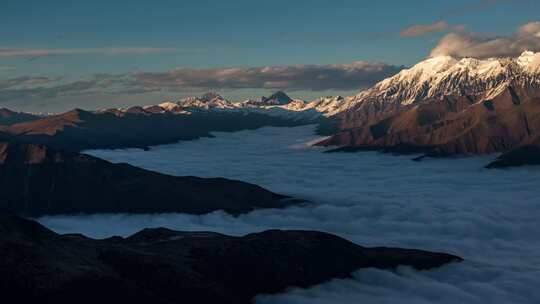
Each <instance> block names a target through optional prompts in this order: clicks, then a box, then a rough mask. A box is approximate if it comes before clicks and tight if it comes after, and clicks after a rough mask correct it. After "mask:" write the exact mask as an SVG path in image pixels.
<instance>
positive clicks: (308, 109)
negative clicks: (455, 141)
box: [99, 91, 352, 122]
mask: <svg viewBox="0 0 540 304" xmlns="http://www.w3.org/2000/svg"><path fill="white" fill-rule="evenodd" d="M350 98H352V97H350ZM343 100H344V98H343V97H340V96H338V97H325V98H320V99H317V100H314V101H311V102H306V101H304V100H301V99H292V98H290V97H289V96H288V95H287V94H285V93H284V92H281V91H278V92H276V93H274V94H272V95H271V96H270V97H262V98H261V99H260V100H245V101H241V102H233V101H229V100H227V99H226V98H224V97H223V96H221V95H219V94H217V93H206V94H204V95H202V96H200V97H187V98H182V99H180V100H178V101H166V102H162V103H160V104H157V105H148V106H144V107H139V106H136V107H131V108H121V109H106V110H100V111H99V112H110V113H114V114H115V115H124V114H126V113H131V114H159V113H161V114H163V113H169V114H179V115H180V114H181V115H189V114H192V113H194V112H205V111H219V112H222V113H227V112H244V113H259V114H266V115H269V116H274V117H280V118H285V119H289V120H295V121H299V120H302V121H307V122H309V121H313V122H314V121H316V120H317V119H319V118H321V117H323V116H331V115H334V114H335V113H337V112H338V111H341V110H343V109H341V108H340V107H339V106H338V105H339V104H341V103H342V101H343Z"/></svg>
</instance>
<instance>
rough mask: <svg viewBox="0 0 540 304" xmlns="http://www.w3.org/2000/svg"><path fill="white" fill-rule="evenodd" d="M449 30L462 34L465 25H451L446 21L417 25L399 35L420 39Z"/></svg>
mask: <svg viewBox="0 0 540 304" xmlns="http://www.w3.org/2000/svg"><path fill="white" fill-rule="evenodd" d="M449 30H453V31H457V32H461V31H464V30H465V25H464V24H456V25H450V24H448V22H446V21H443V20H441V21H437V22H435V23H430V24H415V25H412V26H410V27H407V28H405V29H403V30H402V31H401V33H400V34H399V35H400V36H401V37H418V36H424V35H428V34H434V33H441V32H446V31H449Z"/></svg>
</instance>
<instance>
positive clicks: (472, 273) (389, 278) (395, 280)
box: [40, 126, 540, 304]
mask: <svg viewBox="0 0 540 304" xmlns="http://www.w3.org/2000/svg"><path fill="white" fill-rule="evenodd" d="M313 130H314V128H313V127H311V126H304V127H298V128H263V129H259V130H254V131H242V132H235V133H215V134H214V135H216V137H215V138H203V139H199V140H195V141H187V142H182V143H179V144H174V145H164V146H159V147H153V148H152V149H151V150H150V151H142V150H135V149H133V150H113V151H111V150H102V151H92V152H90V153H91V154H93V155H96V156H99V157H103V158H105V159H108V160H111V161H114V162H128V163H131V164H133V165H137V166H143V167H145V168H147V169H152V170H158V171H161V172H164V173H167V174H174V175H195V176H203V177H215V176H223V177H227V178H233V179H240V180H244V181H248V182H252V183H255V184H258V185H261V186H264V187H266V188H268V189H270V190H272V191H275V192H278V193H283V194H289V195H292V196H295V197H303V198H307V199H309V200H311V201H313V202H314V203H313V204H312V205H308V206H301V207H294V208H289V209H285V210H258V211H255V212H252V213H249V214H245V215H242V216H239V217H233V216H230V215H227V214H224V213H222V212H215V213H212V214H207V215H202V216H195V215H186V214H154V215H144V214H143V215H129V214H114V215H93V216H65V217H64V216H59V217H49V218H42V219H40V221H41V222H42V223H44V224H46V225H47V226H49V227H51V228H53V229H54V230H57V231H60V232H65V233H67V232H82V233H85V234H88V235H91V236H94V237H107V236H111V235H115V234H119V235H129V234H131V233H134V232H136V231H137V230H140V229H142V228H145V227H159V226H165V227H169V228H173V229H177V230H199V231H201V230H203V231H208V230H210V231H218V232H223V233H228V234H234V235H243V234H246V233H249V232H253V231H260V230H264V229H270V228H281V229H315V230H322V231H327V232H331V233H335V234H338V235H340V236H343V237H345V238H347V239H350V240H353V241H355V242H357V243H358V244H361V245H366V246H381V245H382V246H399V247H408V248H422V249H428V250H435V251H444V252H450V253H454V254H458V255H460V256H462V257H464V258H465V259H466V261H467V262H466V263H462V264H456V265H451V267H445V268H443V269H439V270H436V271H429V272H426V271H422V272H415V271H411V270H407V269H405V270H399V271H397V272H395V273H393V272H389V271H377V270H362V271H359V272H357V273H356V274H355V276H354V279H353V280H339V281H334V282H331V283H328V284H323V285H321V286H318V287H315V288H311V289H307V290H298V289H296V290H292V291H290V292H289V293H287V294H285V295H279V296H274V297H261V298H260V299H259V301H260V303H265V304H266V303H268V304H270V303H280V304H281V303H295V304H303V303H305V304H308V303H309V304H331V303H391V304H393V303H464V304H469V303H470V304H479V303H495V304H499V303H500V304H503V303H504V304H507V303H517V304H520V303H531V304H532V303H540V290H538V286H540V238H538V235H539V234H540V223H539V221H538V218H540V208H538V206H539V202H538V180H539V179H540V170H537V169H535V168H532V167H531V168H521V169H515V170H495V171H493V170H488V169H483V166H484V165H485V164H487V163H488V162H489V161H490V160H491V158H492V157H477V158H466V159H459V160H455V159H454V160H441V159H432V160H426V161H422V162H413V161H411V160H410V158H411V157H410V156H392V155H386V154H379V153H375V152H365V153H341V154H340V153H337V154H336V153H322V151H321V149H318V148H315V149H313V148H308V147H307V146H306V145H305V144H302V143H305V142H308V141H310V140H312V139H313V138H314V137H316V135H314V133H313ZM396 168H399V170H396Z"/></svg>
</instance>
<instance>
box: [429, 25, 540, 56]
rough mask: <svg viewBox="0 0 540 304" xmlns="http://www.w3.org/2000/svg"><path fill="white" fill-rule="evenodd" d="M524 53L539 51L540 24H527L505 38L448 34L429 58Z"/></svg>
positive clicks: (476, 34) (516, 54)
mask: <svg viewBox="0 0 540 304" xmlns="http://www.w3.org/2000/svg"><path fill="white" fill-rule="evenodd" d="M524 51H540V22H538V21H535V22H529V23H527V24H525V25H523V26H521V27H520V28H519V29H518V30H517V32H516V33H514V34H513V35H511V36H506V37H493V36H486V35H482V34H478V33H450V34H448V35H446V36H445V37H443V38H442V39H441V41H439V43H438V44H437V46H436V47H435V48H434V49H433V50H432V51H431V54H430V55H431V56H432V57H434V56H441V55H450V56H455V57H460V58H461V57H474V58H490V57H515V56H519V55H520V54H521V53H523V52H524Z"/></svg>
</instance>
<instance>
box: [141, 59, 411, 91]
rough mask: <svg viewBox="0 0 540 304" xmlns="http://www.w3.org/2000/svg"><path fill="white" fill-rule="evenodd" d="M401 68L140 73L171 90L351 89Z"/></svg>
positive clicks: (145, 81) (366, 65)
mask: <svg viewBox="0 0 540 304" xmlns="http://www.w3.org/2000/svg"><path fill="white" fill-rule="evenodd" d="M401 69H402V67H397V66H393V65H388V64H384V63H372V62H365V61H358V62H353V63H350V64H329V65H291V66H270V67H259V68H224V69H199V70H195V69H176V70H171V71H169V72H165V73H138V74H135V78H136V82H137V83H138V84H140V85H142V86H144V87H145V88H161V89H167V90H171V91H178V90H183V89H186V88H208V89H244V88H264V89H281V90H315V91H319V90H330V89H339V90H349V89H361V88H365V87H367V86H370V85H372V84H374V83H376V82H378V81H380V80H382V79H384V78H386V77H388V76H391V75H393V74H395V73H397V72H399V71H400V70H401Z"/></svg>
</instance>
